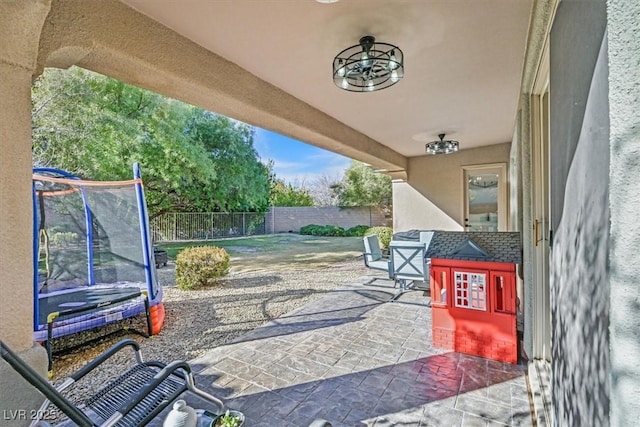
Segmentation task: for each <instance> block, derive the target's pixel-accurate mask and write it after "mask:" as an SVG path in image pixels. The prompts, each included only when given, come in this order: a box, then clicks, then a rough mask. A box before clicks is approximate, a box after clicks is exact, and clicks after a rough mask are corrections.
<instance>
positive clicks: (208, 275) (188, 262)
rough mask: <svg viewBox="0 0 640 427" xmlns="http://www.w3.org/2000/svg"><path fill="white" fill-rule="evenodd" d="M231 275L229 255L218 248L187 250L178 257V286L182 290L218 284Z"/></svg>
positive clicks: (203, 247)
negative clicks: (220, 279)
mask: <svg viewBox="0 0 640 427" xmlns="http://www.w3.org/2000/svg"><path fill="white" fill-rule="evenodd" d="M228 273H229V254H228V253H227V251H225V250H224V249H223V248H219V247H217V246H194V247H191V248H186V249H184V250H183V251H182V252H180V253H179V254H178V256H177V257H176V285H178V288H180V289H182V290H189V289H192V288H195V287H199V286H207V285H209V284H216V283H218V279H219V278H221V277H223V276H226V275H227V274H228Z"/></svg>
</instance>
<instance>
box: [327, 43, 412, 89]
mask: <svg viewBox="0 0 640 427" xmlns="http://www.w3.org/2000/svg"><path fill="white" fill-rule="evenodd" d="M402 77H404V55H403V54H402V51H401V50H400V48H399V47H397V46H394V45H392V44H388V43H376V39H375V37H373V36H364V37H362V38H361V39H360V44H357V45H355V46H351V47H348V48H346V49H345V50H343V51H342V52H340V53H339V54H338V55H336V57H335V58H334V59H333V82H334V83H335V84H336V86H338V87H339V88H341V89H344V90H348V91H350V92H373V91H376V90H380V89H384V88H387V87H389V86H393V85H394V84H396V83H398V81H399V80H400V79H401V78H402Z"/></svg>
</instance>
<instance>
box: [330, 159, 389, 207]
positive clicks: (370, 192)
mask: <svg viewBox="0 0 640 427" xmlns="http://www.w3.org/2000/svg"><path fill="white" fill-rule="evenodd" d="M332 189H333V191H334V192H335V194H336V195H337V197H338V200H339V204H340V206H349V207H353V206H379V207H382V208H383V209H385V210H387V211H389V212H390V211H391V200H392V196H391V177H389V176H387V175H383V174H379V173H376V172H374V171H373V169H371V168H369V167H367V166H365V165H364V163H361V162H358V161H355V160H354V161H352V162H351V166H349V168H348V169H347V170H346V171H345V173H344V178H343V179H342V181H341V182H340V183H338V184H335V185H333V186H332Z"/></svg>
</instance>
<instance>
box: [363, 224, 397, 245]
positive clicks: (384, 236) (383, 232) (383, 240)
mask: <svg viewBox="0 0 640 427" xmlns="http://www.w3.org/2000/svg"><path fill="white" fill-rule="evenodd" d="M372 234H375V235H377V236H378V241H380V248H382V249H388V248H389V243H391V238H392V237H393V229H392V228H391V227H371V228H370V229H368V230H367V231H366V232H365V236H370V235H372Z"/></svg>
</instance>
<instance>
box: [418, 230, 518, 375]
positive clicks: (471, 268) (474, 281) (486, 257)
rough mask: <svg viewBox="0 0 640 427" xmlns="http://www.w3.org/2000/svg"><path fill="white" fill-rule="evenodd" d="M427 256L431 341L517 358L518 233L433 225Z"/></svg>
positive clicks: (460, 349)
mask: <svg viewBox="0 0 640 427" xmlns="http://www.w3.org/2000/svg"><path fill="white" fill-rule="evenodd" d="M426 256H427V257H428V258H431V277H430V287H431V310H432V336H433V345H434V346H436V347H441V348H446V349H450V350H455V351H458V352H460V353H466V354H472V355H476V356H481V357H486V358H489V359H494V360H500V361H503V362H508V363H517V362H518V333H517V327H516V321H517V319H516V316H517V309H518V307H517V305H518V304H517V297H516V264H520V263H521V260H522V251H521V242H520V233H511V232H508V233H507V232H454V231H436V232H434V234H433V237H432V239H431V242H430V244H429V248H428V249H427V254H426Z"/></svg>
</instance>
